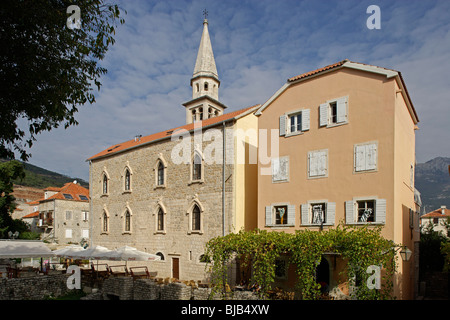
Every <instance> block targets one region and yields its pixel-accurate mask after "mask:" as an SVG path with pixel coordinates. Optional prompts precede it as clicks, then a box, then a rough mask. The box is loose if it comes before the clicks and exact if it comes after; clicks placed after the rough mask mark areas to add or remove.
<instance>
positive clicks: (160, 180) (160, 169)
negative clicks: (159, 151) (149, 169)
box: [158, 161, 164, 186]
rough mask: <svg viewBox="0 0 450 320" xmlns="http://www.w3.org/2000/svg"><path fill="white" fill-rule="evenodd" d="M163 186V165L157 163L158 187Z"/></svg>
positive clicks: (160, 162)
mask: <svg viewBox="0 0 450 320" xmlns="http://www.w3.org/2000/svg"><path fill="white" fill-rule="evenodd" d="M163 185H164V164H163V163H162V161H159V164H158V186H163Z"/></svg>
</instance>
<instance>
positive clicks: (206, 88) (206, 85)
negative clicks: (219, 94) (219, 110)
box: [203, 82, 208, 91]
mask: <svg viewBox="0 0 450 320" xmlns="http://www.w3.org/2000/svg"><path fill="white" fill-rule="evenodd" d="M203 88H204V89H205V91H208V82H205V84H204V86H203Z"/></svg>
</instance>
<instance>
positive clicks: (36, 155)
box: [29, 0, 450, 180]
mask: <svg viewBox="0 0 450 320" xmlns="http://www.w3.org/2000/svg"><path fill="white" fill-rule="evenodd" d="M113 2H114V1H113ZM120 5H121V7H123V8H124V9H126V10H127V12H128V14H127V15H126V16H125V20H126V22H125V24H124V25H122V26H120V27H119V28H118V30H117V32H116V43H115V45H114V46H113V47H112V48H111V49H110V51H109V52H108V53H107V55H106V58H105V59H104V60H103V61H102V62H101V65H102V66H104V67H106V68H107V69H108V74H107V75H105V76H104V77H103V78H102V81H101V82H102V84H103V85H102V88H101V90H100V92H97V93H96V100H97V102H96V103H95V104H94V105H86V106H83V107H80V108H79V110H80V112H79V113H78V114H77V117H76V118H77V120H78V121H79V125H78V126H75V127H70V128H69V129H66V130H64V129H62V128H61V129H56V130H53V131H50V132H46V133H42V134H40V135H39V136H38V137H37V141H36V142H35V144H34V146H33V147H32V149H31V153H32V157H31V159H30V161H29V162H30V163H32V164H35V165H38V166H41V167H43V168H46V169H49V170H52V171H57V172H59V173H62V174H66V175H68V176H72V177H78V178H83V179H85V180H88V179H89V165H88V163H87V162H86V161H85V160H86V159H87V158H88V157H90V156H92V155H94V154H96V153H98V152H100V151H102V150H103V149H105V148H107V147H109V146H111V145H113V144H116V143H119V142H123V141H127V140H130V139H133V138H134V136H136V135H138V134H142V135H148V134H151V133H155V132H159V131H162V130H166V129H169V128H172V127H176V126H179V125H183V124H184V123H185V110H184V107H183V106H182V103H184V102H186V101H189V100H190V99H191V96H192V92H191V87H190V78H191V76H192V72H193V70H194V64H195V58H196V55H197V50H198V45H199V43H200V37H201V33H202V28H203V25H202V21H203V14H202V12H203V10H204V9H206V10H207V11H208V21H209V32H210V35H211V42H212V46H213V51H214V55H215V59H216V65H217V69H218V73H219V78H220V81H221V87H220V92H219V100H220V101H221V102H222V103H224V104H225V105H227V106H228V109H227V111H234V110H238V109H241V108H245V107H248V106H252V105H255V104H258V103H261V104H262V103H264V102H265V101H266V100H267V99H268V98H269V97H270V96H271V95H272V94H274V93H275V92H276V91H277V90H278V89H279V88H280V87H281V86H283V84H284V83H285V82H286V80H287V79H288V78H290V77H292V76H295V75H298V74H301V73H304V72H307V71H311V70H314V69H317V68H320V67H323V66H326V65H329V64H332V63H335V62H338V61H340V60H343V59H346V58H347V59H350V60H352V61H355V62H361V63H367V64H372V65H376V66H380V67H385V68H392V69H395V70H398V71H400V72H401V73H402V75H403V77H404V80H405V82H406V86H407V88H408V91H409V93H410V96H411V99H412V101H413V104H414V106H415V108H416V111H417V113H418V115H419V119H420V123H419V128H420V130H419V131H416V157H417V162H419V163H420V162H426V161H428V160H430V159H432V158H434V157H436V156H446V157H450V121H449V120H450V103H449V101H450V90H449V89H450V88H449V85H450V72H449V71H450V19H449V17H448V13H449V12H450V1H448V0H441V1H430V0H427V1H418V0H412V1H406V0H391V1H375V0H371V1H361V0H359V1H353V0H340V1H336V0H306V1H300V0H279V1H275V0H270V1H269V0H208V1H206V0H198V1H197V0H192V1H184V0H166V1H144V0H140V1H138V0H122V1H120ZM370 5H378V6H379V7H380V10H381V29H379V30H376V29H374V30H370V29H368V28H367V26H366V21H367V19H368V18H369V17H370V16H371V14H368V13H366V10H367V8H368V7H369V6H370ZM81 18H83V13H82V12H81ZM63 32H66V30H64V31H63ZM67 32H69V31H68V30H67Z"/></svg>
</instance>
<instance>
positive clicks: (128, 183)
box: [124, 169, 131, 191]
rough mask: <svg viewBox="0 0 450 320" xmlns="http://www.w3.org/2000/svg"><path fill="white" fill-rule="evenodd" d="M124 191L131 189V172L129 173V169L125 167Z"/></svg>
mask: <svg viewBox="0 0 450 320" xmlns="http://www.w3.org/2000/svg"><path fill="white" fill-rule="evenodd" d="M124 187H125V191H130V190H131V174H130V170H128V169H126V170H125V186H124Z"/></svg>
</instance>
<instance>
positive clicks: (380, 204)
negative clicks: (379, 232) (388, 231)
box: [375, 199, 386, 223]
mask: <svg viewBox="0 0 450 320" xmlns="http://www.w3.org/2000/svg"><path fill="white" fill-rule="evenodd" d="M375 215H376V216H375V222H377V223H386V199H377V200H376V201H375Z"/></svg>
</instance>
